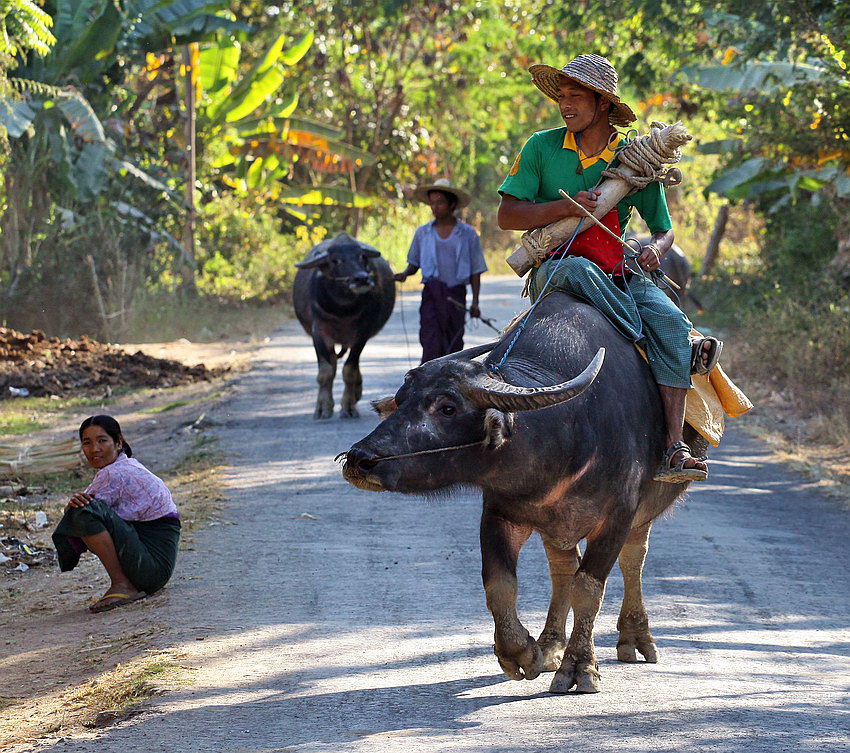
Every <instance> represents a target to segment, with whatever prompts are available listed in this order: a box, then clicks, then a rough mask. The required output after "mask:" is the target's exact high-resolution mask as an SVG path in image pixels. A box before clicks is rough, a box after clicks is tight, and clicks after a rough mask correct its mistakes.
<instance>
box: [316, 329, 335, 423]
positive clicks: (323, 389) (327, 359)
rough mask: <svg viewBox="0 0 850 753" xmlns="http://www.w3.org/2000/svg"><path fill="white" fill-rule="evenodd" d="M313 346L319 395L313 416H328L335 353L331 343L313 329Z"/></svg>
mask: <svg viewBox="0 0 850 753" xmlns="http://www.w3.org/2000/svg"><path fill="white" fill-rule="evenodd" d="M313 347H314V348H315V349H316V358H317V359H318V361H319V374H318V376H317V377H316V381H317V382H318V383H319V396H318V398H317V399H316V410H315V412H314V413H313V418H330V417H331V416H333V414H334V394H333V387H334V377H335V376H336V353H335V352H334V348H333V343H328V342H327V341H326V340H325V338H324V337H322V336H321V334H319V333H318V332H317V331H316V330H315V328H314V329H313Z"/></svg>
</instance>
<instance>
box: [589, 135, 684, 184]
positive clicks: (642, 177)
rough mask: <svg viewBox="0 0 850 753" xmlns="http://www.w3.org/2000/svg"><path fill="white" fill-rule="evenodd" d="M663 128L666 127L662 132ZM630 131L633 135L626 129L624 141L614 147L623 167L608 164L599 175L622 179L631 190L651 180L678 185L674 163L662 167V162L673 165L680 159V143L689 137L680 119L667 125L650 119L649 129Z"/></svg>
mask: <svg viewBox="0 0 850 753" xmlns="http://www.w3.org/2000/svg"><path fill="white" fill-rule="evenodd" d="M665 128H667V129H668V130H667V131H666V132H665V131H664V129H665ZM633 132H634V133H635V136H634V137H632V136H631V133H632V132H630V133H629V135H628V136H626V143H625V144H623V145H622V146H619V147H617V149H615V150H614V151H615V154H616V155H617V161H618V162H619V164H621V165H623V167H622V168H621V167H618V166H616V165H615V166H613V167H609V168H608V169H607V170H604V171H603V172H602V177H603V178H620V179H621V180H624V181H626V183H628V184H629V185H630V186H631V187H632V191H631V193H634V192H635V191H640V189H642V188H646V187H647V186H648V185H649V184H650V183H653V182H655V181H658V182H659V183H662V184H663V185H664V186H665V187H667V188H669V187H670V186H678V185H680V184H681V183H682V171H681V170H680V169H679V168H678V167H668V168H665V165H675V164H676V163H677V162H679V160H681V159H682V152H681V150H680V147H681V146H683V145H684V144H686V143H687V142H688V141H690V140H691V138H692V137H691V135H690V134H689V133H688V132H687V130H685V127H684V126H683V125H682V124H681V123H673V125H671V126H668V125H667V124H666V123H662V122H661V121H658V120H653V121H652V123H651V124H650V126H649V133H647V134H645V135H643V136H637V132H636V131H633ZM662 133H663V134H664V135H663V136H662Z"/></svg>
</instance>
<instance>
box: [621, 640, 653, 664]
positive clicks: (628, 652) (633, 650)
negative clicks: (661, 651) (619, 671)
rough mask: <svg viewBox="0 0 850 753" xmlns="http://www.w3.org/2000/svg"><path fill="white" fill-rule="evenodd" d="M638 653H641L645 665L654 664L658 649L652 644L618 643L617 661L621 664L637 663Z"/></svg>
mask: <svg viewBox="0 0 850 753" xmlns="http://www.w3.org/2000/svg"><path fill="white" fill-rule="evenodd" d="M638 652H640V653H641V655H642V656H643V658H644V659H645V660H646V663H647V664H655V663H656V662H657V661H658V649H657V648H656V646H655V644H654V643H643V642H641V643H638V644H634V643H618V644H617V659H619V660H620V661H623V662H629V663H632V662H636V661H638V656H637V655H638Z"/></svg>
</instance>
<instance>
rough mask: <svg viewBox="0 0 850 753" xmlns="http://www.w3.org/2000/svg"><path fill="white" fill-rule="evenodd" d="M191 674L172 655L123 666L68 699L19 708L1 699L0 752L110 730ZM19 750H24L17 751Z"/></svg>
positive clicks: (42, 700)
mask: <svg viewBox="0 0 850 753" xmlns="http://www.w3.org/2000/svg"><path fill="white" fill-rule="evenodd" d="M186 671H187V668H186V667H184V666H181V665H180V664H179V663H177V660H176V657H175V656H174V655H173V654H172V653H169V652H155V653H152V654H151V655H149V656H146V657H144V658H141V659H135V660H132V661H128V662H126V663H124V664H118V665H116V666H115V668H114V669H112V670H110V671H109V672H106V673H104V674H103V675H101V676H100V677H98V678H97V679H94V680H91V681H89V682H86V683H83V684H81V685H78V686H76V687H74V688H73V689H72V690H69V691H67V692H65V693H62V694H59V695H48V696H44V697H42V698H39V699H38V703H37V704H35V705H31V704H27V708H26V709H24V708H22V707H19V708H16V706H17V705H18V703H19V699H4V698H0V708H4V711H5V714H4V716H5V720H4V721H5V722H7V723H6V724H3V725H2V729H0V747H2V749H6V748H7V747H10V746H13V745H14V746H20V745H25V744H28V743H30V742H33V741H35V740H38V739H40V738H43V737H45V736H48V735H54V734H57V733H67V732H70V731H73V730H75V729H79V728H80V727H107V726H110V725H112V724H115V723H116V722H118V721H121V720H122V719H126V718H128V717H130V716H133V715H134V714H135V713H138V712H140V711H142V710H143V708H144V707H143V703H144V701H146V700H147V699H149V698H151V697H152V696H156V695H160V694H162V693H163V692H166V691H167V690H168V689H170V688H171V687H173V686H175V685H176V684H177V683H180V682H183V681H185V678H186ZM15 749H16V750H21V748H19V747H16V748H15Z"/></svg>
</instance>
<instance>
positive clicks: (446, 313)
mask: <svg viewBox="0 0 850 753" xmlns="http://www.w3.org/2000/svg"><path fill="white" fill-rule="evenodd" d="M414 196H416V198H418V199H419V200H420V201H423V202H425V203H428V204H430V205H431V211H432V212H433V213H434V219H433V220H432V221H431V222H427V223H426V224H424V225H421V226H420V227H419V228H417V230H416V232H415V233H414V235H413V241H412V243H411V244H410V250H409V251H408V253H407V268H406V269H405V271H404V272H402V273H400V274H398V275H396V279H397V280H399V281H404V280H405V279H406V278H407V276H408V275H410V274H413V273H414V272H415V271H416V270H417V269H420V270H421V271H422V283H423V289H422V303H421V305H420V308H419V342H420V343H421V345H422V363H424V362H425V361H430V360H431V359H433V358H439V357H440V356H444V355H447V354H449V353H454V352H456V351H458V350H462V349H463V330H464V324H465V321H466V312H467V310H468V311H469V312H470V314H471V315H472V316H473V317H476V316H479V315H480V313H481V312H480V311H479V308H478V294H479V290H480V279H481V274H482V273H483V272H486V271H487V264H486V263H485V261H484V253H483V251H482V250H481V241H480V239H479V237H478V233H477V232H476V231H475V228H473V227H472V226H471V225H469V224H467V223H466V222H463V221H462V220H459V219H458V218H457V217H455V216H454V212H455V210H456V209H457V208H461V207H464V206H466V205H467V204H468V203H469V201H470V198H471V197H470V196H469V194H468V193H466V191H463V189H459V188H456V187H454V186H452V185H451V184H450V183H449V181H448V180H445V179H440V180H437V181H435V182H434V183H432V184H428V185H425V186H420V187H419V188H417V189H416V192H415V193H414ZM467 286H470V287H471V288H472V303H471V305H470V306H469V309H467V305H466V288H467Z"/></svg>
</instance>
